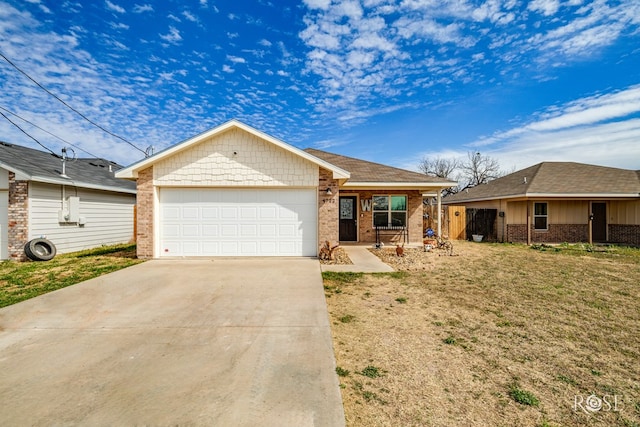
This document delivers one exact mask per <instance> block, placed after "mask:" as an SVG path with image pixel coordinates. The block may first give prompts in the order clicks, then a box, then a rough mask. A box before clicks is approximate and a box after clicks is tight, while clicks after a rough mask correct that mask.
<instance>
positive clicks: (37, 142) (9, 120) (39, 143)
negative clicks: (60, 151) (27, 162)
mask: <svg viewBox="0 0 640 427" xmlns="http://www.w3.org/2000/svg"><path fill="white" fill-rule="evenodd" d="M0 115H2V117H4V118H5V119H7V121H8V122H9V123H11V124H12V125H14V126H15V127H17V128H18V129H20V132H22V133H24V134H25V135H27V136H28V137H29V138H31V139H33V140H34V141H35V142H36V144H38V145H39V146H41V147H42V148H44V149H45V150H47V151H48V152H50V153H51V154H53V155H54V156H56V157H60V156H58V155H57V154H56V153H55V152H53V150H51V149H50V148H49V147H47V146H46V145H44V144H43V143H41V142H40V141H38V140H37V139H35V138H34V137H32V136H31V135H29V134H28V133H27V131H25V130H24V129H22V128H21V127H20V126H18V125H17V124H16V123H14V122H13V121H11V119H10V118H9V117H7V116H6V115H5V114H4V113H3V112H2V111H0Z"/></svg>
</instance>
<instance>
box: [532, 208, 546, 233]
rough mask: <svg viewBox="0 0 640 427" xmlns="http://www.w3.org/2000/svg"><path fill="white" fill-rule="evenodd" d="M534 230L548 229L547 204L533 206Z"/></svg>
mask: <svg viewBox="0 0 640 427" xmlns="http://www.w3.org/2000/svg"><path fill="white" fill-rule="evenodd" d="M533 228H534V229H536V230H546V229H547V204H546V203H534V204H533Z"/></svg>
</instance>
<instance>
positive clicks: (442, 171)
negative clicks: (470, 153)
mask: <svg viewBox="0 0 640 427" xmlns="http://www.w3.org/2000/svg"><path fill="white" fill-rule="evenodd" d="M459 166H460V162H459V161H458V159H445V158H442V157H436V158H433V159H430V158H428V157H425V158H423V159H422V160H421V161H420V164H419V165H418V169H420V171H421V172H422V173H424V174H426V175H431V176H437V177H440V178H446V179H451V180H453V176H454V173H455V172H456V170H457V169H458V167H459Z"/></svg>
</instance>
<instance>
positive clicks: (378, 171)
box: [304, 148, 458, 189]
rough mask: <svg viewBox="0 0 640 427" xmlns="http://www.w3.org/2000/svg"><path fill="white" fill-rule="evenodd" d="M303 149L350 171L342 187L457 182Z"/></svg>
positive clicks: (427, 186) (437, 185)
mask: <svg viewBox="0 0 640 427" xmlns="http://www.w3.org/2000/svg"><path fill="white" fill-rule="evenodd" d="M304 151H306V152H307V153H310V154H313V155H314V156H316V157H319V158H321V159H324V160H326V161H327V162H329V163H332V164H334V165H337V166H339V167H341V168H343V169H346V170H348V171H349V172H350V173H351V178H350V179H349V180H348V181H347V182H346V183H344V185H343V187H344V188H354V189H355V188H363V187H376V188H383V187H402V188H408V187H416V188H424V189H437V188H448V187H452V186H455V185H457V184H458V183H457V182H454V181H450V180H448V179H444V178H439V177H434V176H429V175H425V174H422V173H419V172H412V171H408V170H405V169H399V168H394V167H391V166H386V165H382V164H380V163H374V162H368V161H366V160H360V159H356V158H353V157H347V156H341V155H339V154H334V153H329V152H326V151H322V150H316V149H314V148H307V149H305V150H304Z"/></svg>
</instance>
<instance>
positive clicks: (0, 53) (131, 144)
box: [0, 52, 147, 156]
mask: <svg viewBox="0 0 640 427" xmlns="http://www.w3.org/2000/svg"><path fill="white" fill-rule="evenodd" d="M0 56H2V58H3V59H4V60H5V61H7V62H8V63H9V65H11V66H12V67H13V68H15V69H16V70H18V71H19V72H20V73H21V74H23V75H24V76H25V77H26V78H28V79H29V80H31V81H32V82H33V83H35V84H36V85H37V86H38V87H39V88H40V89H42V90H44V91H45V92H47V93H48V94H49V95H51V96H53V97H54V98H55V99H57V100H58V101H60V102H61V103H62V104H63V105H64V106H65V107H67V108H68V109H70V110H71V111H73V112H74V113H76V114H78V115H79V116H80V117H82V118H83V119H85V120H86V121H88V122H89V123H91V124H92V125H94V126H95V127H97V128H98V129H100V130H102V131H103V132H106V133H108V134H109V135H111V136H113V137H115V138H118V139H120V140H122V141H124V142H126V143H127V144H129V145H130V146H132V147H133V148H135V149H136V150H138V151H140V152H141V153H144V155H145V156H147V153H146V152H145V151H144V150H142V149H141V148H138V147H137V146H136V145H135V144H133V143H132V142H130V141H127V140H126V139H124V138H123V137H121V136H120V135H116V134H115V133H113V132H111V131H109V130H107V129H105V128H104V127H102V126H100V125H99V124H98V123H96V122H94V121H93V120H91V119H89V118H88V117H87V116H85V115H84V114H82V113H81V112H80V111H78V110H76V109H75V108H73V107H72V106H70V105H69V104H67V103H66V102H64V101H63V100H62V99H60V98H59V97H58V96H57V95H56V94H54V93H52V92H51V91H50V90H49V89H47V88H46V87H44V86H42V85H41V84H40V83H38V82H37V81H36V80H35V79H33V77H31V76H30V75H29V74H27V73H26V72H24V71H22V69H20V67H18V66H17V65H16V64H14V63H13V62H11V60H10V59H9V58H7V57H6V56H4V54H3V53H2V52H0ZM3 115H4V114H3ZM5 117H6V116H5Z"/></svg>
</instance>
